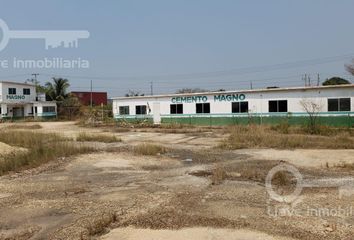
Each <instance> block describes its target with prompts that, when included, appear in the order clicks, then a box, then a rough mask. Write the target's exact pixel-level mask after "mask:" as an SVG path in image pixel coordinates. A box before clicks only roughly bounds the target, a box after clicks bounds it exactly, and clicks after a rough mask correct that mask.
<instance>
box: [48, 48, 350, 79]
mask: <svg viewBox="0 0 354 240" xmlns="http://www.w3.org/2000/svg"><path fill="white" fill-rule="evenodd" d="M353 57H354V53H352V54H345V55H339V56H332V57H323V58H316V59H310V60H301V61H294V62H285V63H278V64H273V65H263V66H252V67H244V68H236V69H229V70H220V71H213V72H199V73H181V74H166V75H146V76H125V77H124V76H116V77H98V76H95V77H93V76H68V75H62V74H51V75H50V74H43V75H47V76H52V75H56V76H61V77H67V78H68V77H72V78H76V79H82V78H83V79H97V80H103V81H108V80H113V81H117V80H151V79H154V81H155V80H167V79H170V80H178V79H179V80H182V79H195V78H208V77H221V76H235V75H242V74H248V73H259V72H267V71H275V70H282V69H289V68H297V67H304V66H313V65H319V64H325V63H330V62H337V61H341V60H343V59H350V58H353Z"/></svg>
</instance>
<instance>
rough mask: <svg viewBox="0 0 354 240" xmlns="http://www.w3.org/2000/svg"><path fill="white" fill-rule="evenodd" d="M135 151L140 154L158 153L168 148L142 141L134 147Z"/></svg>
mask: <svg viewBox="0 0 354 240" xmlns="http://www.w3.org/2000/svg"><path fill="white" fill-rule="evenodd" d="M133 152H134V153H136V154H140V155H158V154H163V153H165V152H166V149H165V148H164V147H162V146H160V145H155V144H150V143H142V144H139V145H137V146H135V147H134V148H133Z"/></svg>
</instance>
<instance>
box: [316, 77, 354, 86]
mask: <svg viewBox="0 0 354 240" xmlns="http://www.w3.org/2000/svg"><path fill="white" fill-rule="evenodd" d="M341 84H350V82H349V81H348V80H346V79H344V78H340V77H332V78H329V79H328V78H327V80H326V81H324V82H323V83H322V85H323V86H328V85H341Z"/></svg>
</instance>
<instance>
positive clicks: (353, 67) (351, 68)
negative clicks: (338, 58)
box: [345, 60, 354, 76]
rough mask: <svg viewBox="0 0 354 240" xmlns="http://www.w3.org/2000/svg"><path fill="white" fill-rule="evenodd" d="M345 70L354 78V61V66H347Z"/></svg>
mask: <svg viewBox="0 0 354 240" xmlns="http://www.w3.org/2000/svg"><path fill="white" fill-rule="evenodd" d="M345 69H346V70H347V71H348V72H349V73H350V74H351V75H353V76H354V60H352V64H348V65H345Z"/></svg>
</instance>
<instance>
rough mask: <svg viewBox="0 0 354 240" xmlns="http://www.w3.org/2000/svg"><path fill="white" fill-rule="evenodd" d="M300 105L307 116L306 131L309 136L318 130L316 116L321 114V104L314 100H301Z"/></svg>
mask: <svg viewBox="0 0 354 240" xmlns="http://www.w3.org/2000/svg"><path fill="white" fill-rule="evenodd" d="M300 105H301V106H302V108H303V109H304V110H305V111H306V112H307V114H308V116H309V123H308V130H309V131H310V133H311V134H314V133H316V132H317V130H318V116H319V114H320V112H321V109H322V104H321V103H320V102H316V101H315V100H310V99H303V100H301V101H300Z"/></svg>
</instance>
